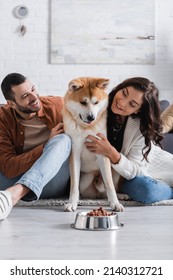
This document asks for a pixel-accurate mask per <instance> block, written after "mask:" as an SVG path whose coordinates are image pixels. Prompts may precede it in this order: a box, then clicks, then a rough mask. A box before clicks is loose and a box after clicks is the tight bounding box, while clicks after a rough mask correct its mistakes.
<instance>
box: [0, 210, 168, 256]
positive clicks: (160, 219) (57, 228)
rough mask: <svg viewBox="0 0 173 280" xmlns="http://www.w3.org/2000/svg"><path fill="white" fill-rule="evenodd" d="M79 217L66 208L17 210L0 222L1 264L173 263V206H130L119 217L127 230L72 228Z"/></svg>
mask: <svg viewBox="0 0 173 280" xmlns="http://www.w3.org/2000/svg"><path fill="white" fill-rule="evenodd" d="M90 209H91V207H85V208H82V207H79V208H78V211H87V210H90ZM106 209H108V208H107V207H106ZM75 215H76V213H75V212H73V213H68V212H63V208H62V207H61V206H60V207H54V208H32V207H28V208H27V207H26V208H24V207H23V208H21V207H15V208H14V209H13V210H12V213H11V214H10V216H9V217H8V219H6V220H5V221H2V222H0V259H1V260H3V259H4V260H11V259H14V260H17V259H20V260H26V259H33V260H43V259H44V260H46V259H47V260H50V259H52V260H55V259H57V260H79V259H80V260H86V259H93V260H109V259H110V260H114V259H115V260H123V259H126V260H137V259H139V260H144V259H145V260H150V259H151V260H159V259H160V260H171V259H173V206H145V207H126V208H125V212H124V213H119V220H120V222H121V223H123V224H124V227H123V228H121V229H119V230H114V231H102V232H100V231H99V232H98V231H97V232H96V231H95V232H93V231H81V230H75V229H71V228H70V224H72V223H73V222H74V219H75Z"/></svg>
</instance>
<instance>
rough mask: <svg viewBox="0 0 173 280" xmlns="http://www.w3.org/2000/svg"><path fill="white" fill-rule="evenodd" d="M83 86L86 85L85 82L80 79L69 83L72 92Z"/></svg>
mask: <svg viewBox="0 0 173 280" xmlns="http://www.w3.org/2000/svg"><path fill="white" fill-rule="evenodd" d="M82 87H84V84H83V83H82V82H81V81H80V80H73V81H71V82H70V83H69V85H68V88H69V90H70V91H72V92H74V91H77V90H78V89H80V88H82Z"/></svg>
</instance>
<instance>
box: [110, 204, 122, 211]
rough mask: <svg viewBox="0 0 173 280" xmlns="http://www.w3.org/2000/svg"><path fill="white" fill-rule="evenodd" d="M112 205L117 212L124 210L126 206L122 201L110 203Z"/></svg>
mask: <svg viewBox="0 0 173 280" xmlns="http://www.w3.org/2000/svg"><path fill="white" fill-rule="evenodd" d="M110 207H111V209H112V210H115V211H117V212H124V207H123V205H122V204H120V203H110Z"/></svg>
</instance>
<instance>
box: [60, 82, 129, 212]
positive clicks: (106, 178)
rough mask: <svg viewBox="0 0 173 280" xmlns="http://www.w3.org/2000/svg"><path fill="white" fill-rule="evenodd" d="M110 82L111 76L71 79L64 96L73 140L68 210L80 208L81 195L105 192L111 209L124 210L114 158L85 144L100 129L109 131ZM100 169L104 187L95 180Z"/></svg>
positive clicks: (67, 126) (67, 129) (65, 117)
mask: <svg viewBox="0 0 173 280" xmlns="http://www.w3.org/2000/svg"><path fill="white" fill-rule="evenodd" d="M108 84H109V79H104V78H95V77H80V78H77V79H74V80H72V81H71V82H70V83H69V86H68V90H67V92H66V94H65V96H64V109H63V123H64V131H65V133H66V134H68V135H69V136H70V137H71V140H72V151H71V155H70V159H69V164H70V176H71V185H70V196H69V201H68V203H67V204H66V205H65V211H75V210H76V209H77V204H78V200H79V196H80V195H81V197H86V196H87V197H90V198H95V197H97V195H100V196H101V197H104V195H105V196H106V197H107V198H108V201H109V204H110V207H111V209H113V210H116V211H124V208H123V206H122V205H121V204H120V203H119V200H118V198H117V194H116V191H115V188H114V183H113V179H112V171H111V163H110V159H109V158H107V157H105V156H102V155H99V154H95V153H91V152H90V151H89V150H88V149H87V148H86V146H85V144H84V143H85V142H86V139H87V136H88V135H93V136H95V137H97V136H96V134H97V133H98V132H101V133H103V134H104V135H106V122H107V105H108V95H107V93H106V92H105V89H106V88H107V86H108ZM100 172H101V176H102V178H103V182H104V187H99V184H96V183H94V182H95V181H94V178H95V177H97V176H98V178H99V174H100ZM101 185H103V184H101ZM104 193H105V194H104Z"/></svg>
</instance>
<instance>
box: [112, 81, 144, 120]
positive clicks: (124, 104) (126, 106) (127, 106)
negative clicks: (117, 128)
mask: <svg viewBox="0 0 173 280" xmlns="http://www.w3.org/2000/svg"><path fill="white" fill-rule="evenodd" d="M143 96H144V93H143V92H142V91H139V90H137V89H135V88H134V87H132V86H130V87H126V88H123V89H121V90H119V91H118V92H117V93H116V94H115V96H114V99H113V102H112V105H111V110H112V112H113V113H115V114H118V115H122V116H129V115H132V114H135V113H138V111H140V108H141V106H142V104H143Z"/></svg>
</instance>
